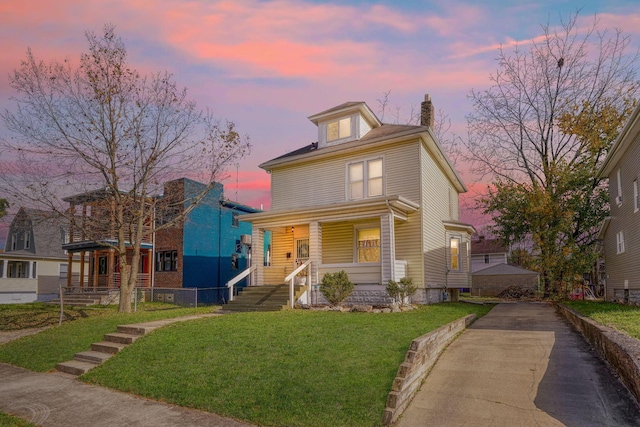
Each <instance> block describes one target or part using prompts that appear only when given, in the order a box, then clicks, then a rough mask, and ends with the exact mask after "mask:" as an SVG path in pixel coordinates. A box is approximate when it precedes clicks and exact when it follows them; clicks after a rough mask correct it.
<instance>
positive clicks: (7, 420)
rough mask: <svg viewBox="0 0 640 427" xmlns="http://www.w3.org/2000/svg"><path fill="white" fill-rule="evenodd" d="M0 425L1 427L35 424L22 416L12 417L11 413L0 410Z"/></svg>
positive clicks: (27, 426) (26, 426) (28, 426)
mask: <svg viewBox="0 0 640 427" xmlns="http://www.w3.org/2000/svg"><path fill="white" fill-rule="evenodd" d="M0 426H2V427H36V425H35V424H31V423H30V422H29V421H26V420H23V419H22V418H18V417H12V416H11V415H8V414H5V413H4V412H0Z"/></svg>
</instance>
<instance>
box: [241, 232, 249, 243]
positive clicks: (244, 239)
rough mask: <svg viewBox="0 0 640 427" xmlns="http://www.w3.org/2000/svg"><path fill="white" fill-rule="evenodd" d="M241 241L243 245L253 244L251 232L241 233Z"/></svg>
mask: <svg viewBox="0 0 640 427" xmlns="http://www.w3.org/2000/svg"><path fill="white" fill-rule="evenodd" d="M240 243H242V244H243V245H250V244H251V234H241V235H240Z"/></svg>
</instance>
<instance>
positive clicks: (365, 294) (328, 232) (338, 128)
mask: <svg viewBox="0 0 640 427" xmlns="http://www.w3.org/2000/svg"><path fill="white" fill-rule="evenodd" d="M309 120H311V121H312V122H313V123H314V124H315V125H316V126H317V127H318V135H317V136H318V142H315V143H312V144H310V145H307V146H305V147H302V148H300V149H297V150H295V151H292V152H290V153H287V154H284V155H282V156H280V157H276V158H274V159H272V160H269V161H267V162H265V163H262V164H261V165H260V167H261V168H263V169H264V170H266V171H267V172H268V173H269V174H270V175H271V203H272V204H271V211H269V212H262V213H255V214H248V215H245V216H243V221H248V222H251V223H252V224H253V236H252V244H253V246H254V247H258V248H260V247H262V242H263V239H264V233H265V232H267V231H268V232H270V233H271V236H272V237H271V238H272V248H271V253H270V255H271V257H270V262H269V263H268V264H269V265H265V262H264V261H265V260H264V256H263V254H262V253H260V252H259V251H254V253H253V265H255V266H257V270H256V273H255V277H254V279H253V281H252V283H253V284H254V285H258V286H260V285H263V284H280V283H284V279H285V277H286V276H287V275H289V274H290V273H291V272H292V271H293V270H294V269H295V268H296V267H297V266H298V265H300V264H302V263H304V262H306V261H308V260H310V271H311V274H310V280H309V283H308V284H309V285H311V288H310V289H314V288H313V287H314V286H315V285H317V284H318V283H319V282H320V281H321V280H322V276H323V275H324V274H325V273H328V272H337V271H341V270H344V271H346V272H347V273H348V274H349V278H350V280H351V281H352V282H354V283H355V284H356V289H355V291H354V293H353V296H352V298H351V302H352V303H370V304H376V303H384V302H386V301H388V298H387V295H386V291H385V290H384V289H385V286H386V284H387V283H388V281H389V280H399V279H400V278H403V277H410V278H412V279H413V282H414V283H415V284H416V285H418V287H419V291H418V292H417V293H416V295H415V296H414V300H415V301H416V302H418V303H428V302H435V301H441V300H442V299H444V298H448V297H451V298H455V297H456V296H457V289H458V288H466V287H470V285H471V274H470V273H471V260H470V236H471V234H472V233H473V232H474V229H473V227H472V226H471V225H469V224H464V223H462V222H460V220H459V204H458V195H459V194H460V193H463V192H465V191H467V189H466V187H465V185H464V184H463V182H462V180H461V179H460V177H459V176H458V174H457V173H456V171H455V170H454V168H453V166H452V165H451V163H450V162H449V160H448V158H447V156H446V155H445V153H444V152H443V150H442V147H441V146H440V144H439V143H438V142H437V140H436V138H435V136H434V134H433V132H432V130H431V128H430V126H431V127H432V126H433V106H432V104H431V100H430V99H429V97H428V95H427V96H426V97H425V102H423V103H422V123H421V126H410V125H392V124H383V123H382V122H381V121H380V120H379V119H378V118H377V117H376V115H375V114H374V113H373V112H372V111H371V109H370V108H369V107H368V106H367V105H366V104H365V103H364V102H348V103H345V104H342V105H339V106H337V107H334V108H331V109H329V110H326V111H323V112H321V113H318V114H314V115H312V116H310V117H309ZM314 298H315V296H314ZM307 301H309V299H307ZM314 301H315V299H314Z"/></svg>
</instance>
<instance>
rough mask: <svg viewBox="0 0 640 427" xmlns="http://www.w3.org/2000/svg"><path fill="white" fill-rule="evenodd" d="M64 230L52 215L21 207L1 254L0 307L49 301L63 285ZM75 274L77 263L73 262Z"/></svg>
mask: <svg viewBox="0 0 640 427" xmlns="http://www.w3.org/2000/svg"><path fill="white" fill-rule="evenodd" d="M64 238H65V227H64V226H63V224H62V222H61V220H60V219H59V218H57V217H56V216H55V215H54V214H52V213H51V212H45V211H40V210H35V209H25V208H20V210H19V211H18V213H17V214H16V216H15V217H14V218H13V220H12V221H11V225H10V227H9V233H8V235H7V241H6V243H5V250H4V252H0V304H9V303H25V302H33V301H37V300H48V299H52V298H54V297H56V296H57V295H58V290H59V286H60V285H62V286H66V284H67V274H68V272H69V268H68V266H69V257H68V255H67V254H66V253H65V251H64V250H62V243H63V241H64ZM73 262H74V264H76V266H75V269H76V271H77V270H79V265H80V262H79V260H76V259H75V258H74V259H73Z"/></svg>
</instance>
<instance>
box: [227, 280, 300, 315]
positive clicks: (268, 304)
mask: <svg viewBox="0 0 640 427" xmlns="http://www.w3.org/2000/svg"><path fill="white" fill-rule="evenodd" d="M305 290H307V286H299V285H296V286H295V288H294V300H297V299H298V298H300V296H302V294H303V293H304V291H305ZM287 307H289V285H287V284H282V285H264V286H247V287H245V288H244V289H243V290H242V291H240V293H239V294H238V295H237V296H236V297H235V299H234V300H233V301H231V302H229V303H228V304H226V305H224V306H223V308H222V312H223V313H238V312H247V311H280V310H282V309H285V308H287Z"/></svg>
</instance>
